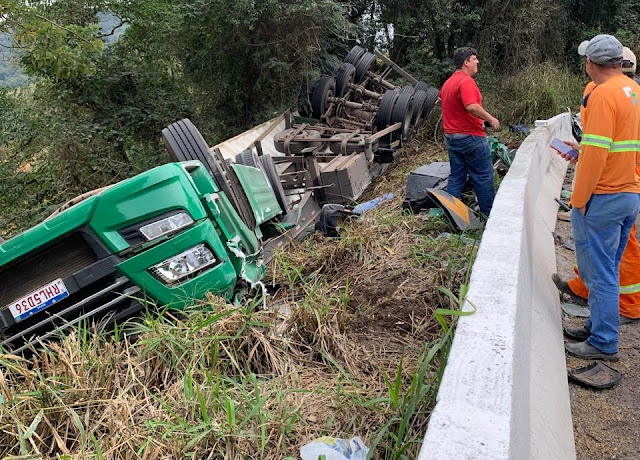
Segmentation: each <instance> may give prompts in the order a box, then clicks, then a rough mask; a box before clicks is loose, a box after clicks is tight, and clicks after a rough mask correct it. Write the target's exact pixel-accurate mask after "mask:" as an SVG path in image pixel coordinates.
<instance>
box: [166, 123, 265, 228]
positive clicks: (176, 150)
mask: <svg viewBox="0 0 640 460" xmlns="http://www.w3.org/2000/svg"><path fill="white" fill-rule="evenodd" d="M162 140H163V142H164V144H165V146H166V147H167V150H168V151H169V154H170V155H171V158H172V159H173V160H174V161H191V160H198V161H200V162H201V163H202V164H203V165H204V167H205V169H206V170H207V171H208V172H209V174H211V176H212V177H213V179H214V181H215V182H216V184H217V185H218V187H219V188H220V190H221V191H222V192H224V194H225V195H226V196H227V198H228V199H229V201H230V202H231V205H232V206H233V208H234V209H235V210H236V212H237V213H238V215H239V216H240V219H242V221H243V222H244V223H245V224H246V225H247V226H248V227H249V228H250V229H254V228H255V226H256V220H255V217H254V215H253V211H252V209H251V205H250V204H249V200H248V199H247V196H246V194H245V192H244V190H243V189H242V185H241V184H240V181H239V180H238V177H237V176H236V174H235V172H234V171H233V169H232V168H230V167H229V165H228V164H227V163H226V162H225V161H224V159H223V158H222V157H221V156H219V155H216V154H215V153H212V152H210V151H209V146H208V145H207V143H206V141H205V140H204V138H203V137H202V134H200V131H198V128H196V127H195V125H194V124H193V123H192V122H191V120H189V119H188V118H185V119H183V120H180V121H177V122H175V123H172V124H170V125H169V126H167V127H166V128H164V129H163V130H162Z"/></svg>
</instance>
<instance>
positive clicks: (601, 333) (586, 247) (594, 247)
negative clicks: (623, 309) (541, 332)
mask: <svg viewBox="0 0 640 460" xmlns="http://www.w3.org/2000/svg"><path fill="white" fill-rule="evenodd" d="M639 211H640V195H638V194H636V193H613V194H607V195H591V199H590V200H589V202H588V203H587V206H586V215H584V216H583V215H582V214H581V213H580V211H578V209H577V208H573V210H572V211H571V227H572V229H573V238H574V239H575V243H576V256H577V259H578V267H579V268H580V276H581V277H582V279H583V280H584V282H585V284H586V285H587V287H588V288H589V306H590V307H591V313H590V316H589V319H588V320H587V324H586V327H587V329H589V330H590V331H591V336H590V337H589V338H588V339H587V341H588V342H589V343H590V344H591V345H593V346H594V347H596V348H597V349H598V350H600V351H602V352H603V353H617V352H618V328H619V326H620V315H619V308H620V303H619V302H620V287H619V286H620V259H621V258H622V253H623V252H624V248H625V246H626V245H627V241H628V240H629V233H630V232H631V227H632V226H633V224H634V222H635V221H636V218H637V217H638V212H639Z"/></svg>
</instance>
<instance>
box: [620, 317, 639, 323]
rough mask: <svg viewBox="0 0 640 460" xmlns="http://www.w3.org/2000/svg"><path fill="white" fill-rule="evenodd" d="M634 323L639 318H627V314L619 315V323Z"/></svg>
mask: <svg viewBox="0 0 640 460" xmlns="http://www.w3.org/2000/svg"><path fill="white" fill-rule="evenodd" d="M636 323H640V318H629V317H628V316H624V315H620V325H623V324H636Z"/></svg>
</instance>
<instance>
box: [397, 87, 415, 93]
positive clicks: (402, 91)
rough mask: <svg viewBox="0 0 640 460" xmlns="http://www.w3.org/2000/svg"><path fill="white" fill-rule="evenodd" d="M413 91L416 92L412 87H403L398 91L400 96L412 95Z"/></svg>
mask: <svg viewBox="0 0 640 460" xmlns="http://www.w3.org/2000/svg"><path fill="white" fill-rule="evenodd" d="M415 91H416V90H415V88H414V87H413V86H411V85H404V86H403V87H402V89H401V90H400V94H403V93H409V94H414V93H415Z"/></svg>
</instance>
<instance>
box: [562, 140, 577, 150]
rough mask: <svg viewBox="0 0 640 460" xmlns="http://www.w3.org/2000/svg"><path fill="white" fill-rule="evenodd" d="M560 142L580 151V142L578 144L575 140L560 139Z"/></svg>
mask: <svg viewBox="0 0 640 460" xmlns="http://www.w3.org/2000/svg"><path fill="white" fill-rule="evenodd" d="M562 142H563V143H565V144H567V145H568V146H569V147H571V148H572V149H573V150H577V151H580V144H578V143H577V142H573V141H562Z"/></svg>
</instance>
